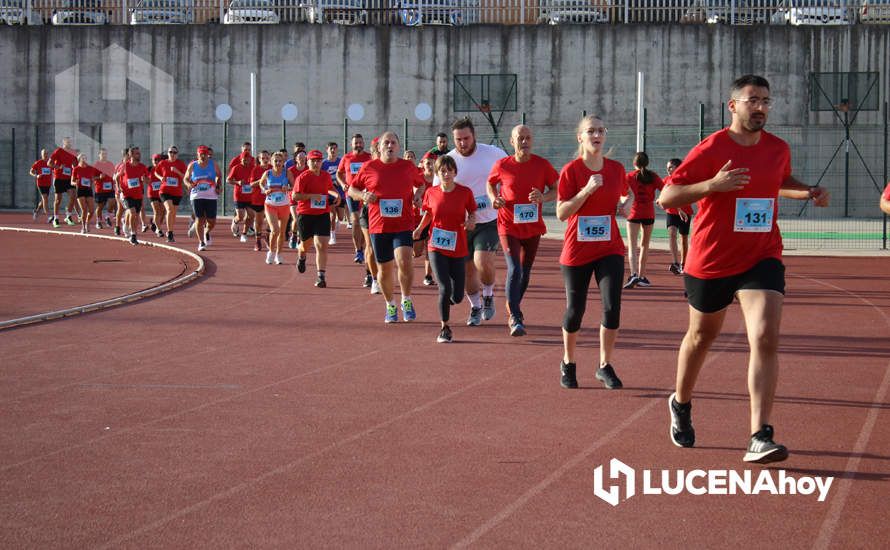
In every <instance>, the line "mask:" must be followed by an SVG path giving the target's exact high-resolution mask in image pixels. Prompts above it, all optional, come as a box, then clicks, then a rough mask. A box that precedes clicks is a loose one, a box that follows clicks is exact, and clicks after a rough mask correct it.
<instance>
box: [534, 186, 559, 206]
mask: <svg viewBox="0 0 890 550" xmlns="http://www.w3.org/2000/svg"><path fill="white" fill-rule="evenodd" d="M529 198H530V197H529ZM555 200H556V182H554V183H553V184H551V185H548V186H547V191H545V192H544V193H542V194H541V201H540V202H542V203H544V202H551V201H555Z"/></svg>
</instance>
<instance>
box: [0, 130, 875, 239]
mask: <svg viewBox="0 0 890 550" xmlns="http://www.w3.org/2000/svg"><path fill="white" fill-rule="evenodd" d="M579 114H580V113H579ZM521 120H522V114H521V113H514V114H513V116H512V117H510V118H507V119H505V121H504V125H503V126H504V128H506V130H504V131H502V132H501V136H502V139H503V141H507V139H506V138H505V137H503V135H504V134H507V133H509V130H508V128H509V127H510V126H511V125H513V124H516V123H518V122H520V121H521ZM477 123H478V125H477V137H478V140H479V141H480V142H483V143H489V142H492V141H495V135H494V133H493V132H492V131H491V129H490V128H488V127H487V126H484V125H483V123H482V121H481V120H478V119H477ZM527 123H528V124H529V125H530V126H531V127H532V129H533V131H534V134H535V152H536V153H537V154H539V155H541V156H543V157H545V158H547V159H548V160H550V161H551V163H552V164H553V165H554V166H555V167H556V168H557V169H559V168H560V167H562V166H563V165H564V164H565V163H566V162H568V161H570V160H571V159H572V158H574V156H575V154H576V147H577V141H576V139H575V136H574V122H565V123H560V124H554V123H553V122H552V121H546V122H541V123H537V122H536V121H534V120H528V121H527ZM99 128H100V126H95V127H94V128H92V129H91V128H90V127H88V126H85V127H82V130H83V131H84V132H85V133H87V134H88V135H89V134H92V135H91V136H90V137H91V138H92V139H95V140H97V141H101V136H100V135H99V133H98V132H99ZM385 129H393V130H395V131H396V132H397V133H398V134H399V135H400V136H401V139H402V144H403V149H411V150H413V151H415V153H416V154H417V156H418V157H420V156H421V155H422V153H423V152H424V151H426V150H428V149H430V148H432V147H433V145H434V143H435V133H436V129H435V128H434V127H431V126H430V125H423V126H420V125H416V124H409V122H408V121H407V120H405V119H403V120H392V121H378V122H375V123H366V122H362V123H353V122H350V121H348V120H344V121H341V122H340V123H332V124H318V125H297V124H290V125H285V124H284V123H279V124H261V125H259V126H258V129H257V139H256V142H255V145H254V149H255V150H261V149H268V150H270V151H271V150H277V149H281V148H283V149H286V150H288V151H289V150H291V149H292V147H293V145H294V143H295V142H297V141H300V142H303V143H305V144H306V146H307V147H308V148H318V149H323V148H324V146H325V144H326V143H327V142H329V141H334V142H337V143H339V144H340V147H341V154H342V152H343V151H345V150H346V147H347V146H348V138H349V136H351V135H352V134H353V133H356V132H358V133H361V134H363V135H364V136H365V138H366V142H367V141H370V138H371V136H375V135H378V134H379V133H380V132H382V131H383V130H385ZM716 129H717V126H714V125H707V126H705V125H704V124H703V123H701V124H698V125H692V126H658V127H651V128H648V129H647V130H646V133H645V150H646V151H647V153H648V154H649V157H650V159H651V166H652V167H653V168H654V169H655V170H656V172H657V173H659V174H662V175H663V174H664V166H665V164H666V163H667V161H668V160H669V159H670V158H672V157H679V158H683V157H684V156H685V155H686V153H687V152H688V151H689V149H690V148H692V147H693V146H694V145H695V144H696V143H698V141H699V139H700V136H701V135H708V134H710V133H711V132H713V131H715V130H716ZM769 129H770V131H771V132H773V133H775V134H776V135H778V136H779V137H781V138H783V139H785V140H786V141H787V142H788V143H789V144H790V146H791V150H792V161H793V169H794V173H795V175H796V176H797V177H798V178H799V179H801V180H802V181H805V182H807V183H810V184H815V183H817V182H818V183H820V184H821V185H822V186H824V187H827V188H828V189H829V190H830V191H831V193H832V206H831V207H830V208H827V209H822V208H813V207H812V206H807V205H806V203H802V202H800V201H791V200H785V199H781V200H780V226H781V227H782V228H783V232H784V235H785V239H786V245H787V246H789V247H791V248H800V249H851V248H852V249H870V250H878V249H881V248H886V247H887V239H886V228H887V226H886V218H885V217H884V216H882V215H881V213H880V211H879V209H878V201H879V197H880V194H881V191H882V190H883V186H884V184H885V182H887V180H888V177H890V175H888V173H887V171H888V167H887V166H888V164H887V163H888V153H887V147H888V145H887V127H886V125H861V126H858V127H857V129H856V131H855V134H854V139H855V142H856V144H857V147H856V148H857V150H858V152H859V154H861V155H862V161H860V160H859V158H858V154H857V156H854V157H852V160H851V161H850V162H849V165H848V164H847V162H845V159H844V152H843V150H841V152H840V153H839V156H837V157H835V158H834V160H833V162H831V163H829V159H831V157H832V152H833V151H837V150H838V146H839V145H840V144H842V143H843V141H844V131H843V128H841V127H839V126H806V127H802V126H771V127H770V128H769ZM13 132H14V136H15V137H14V138H13ZM150 133H151V132H150V129H149V126H148V125H147V124H141V123H140V124H128V125H127V133H126V139H127V143H132V144H136V145H140V146H141V148H142V152H143V161H144V162H148V159H150V154H151V153H153V152H155V151H151V150H150V148H149V147H148V146H147V144H148V143H149V139H150ZM163 134H164V137H163V140H164V143H167V144H169V143H175V144H176V145H178V147H179V150H180V151H181V153H182V155H181V157H182V159H183V160H186V161H188V160H192V159H193V158H194V151H195V148H196V147H197V145H199V144H207V145H210V146H211V147H213V148H214V156H215V158H216V159H218V160H219V161H220V162H222V163H225V165H227V164H228V160H229V159H230V158H231V157H233V156H234V155H235V154H237V153H238V151H239V147H240V145H241V143H242V142H243V141H245V140H250V137H249V136H250V127H249V125H247V124H232V125H228V124H223V123H208V124H181V125H176V126H168V127H165V128H164V130H163ZM53 135H54V134H53V128H52V125H51V124H43V125H27V124H20V125H16V126H14V127H13V126H10V125H5V126H2V125H0V207H4V208H10V207H18V208H22V207H28V206H31V205H33V204H34V201H35V200H36V198H37V194H36V189H35V186H34V183H33V178H31V177H30V176H28V169H29V167H30V165H31V163H32V162H33V161H34V160H35V159H36V158H38V155H39V149H40V148H41V147H52V145H51V143H52V139H53ZM13 139H14V141H13ZM13 144H14V147H13ZM74 145H75V147H77V146H78V144H77V143H75V144H74ZM608 145H609V147H610V148H611V153H610V157H611V158H613V159H615V160H617V161H619V162H621V163H622V164H624V166H625V167H626V168H628V169H631V165H630V162H631V158H632V157H633V154H634V152H635V151H636V128H635V126H630V125H620V126H610V127H609V133H608ZM120 146H121V145H120V144H114V145H109V148H110V149H111V150H110V151H109V158H110V160H112V161H117V160H118V159H119V154H120V151H119V150H117V149H119V148H120ZM112 147H113V148H112ZM507 147H509V145H508V144H507ZM13 151H14V152H15V155H14V156H13ZM90 158H95V157H94V156H91V157H90ZM183 206H184V207H185V209H186V211H187V210H188V206H187V205H186V204H185V203H183ZM231 212H232V201H231V194H230V193H227V198H226V199H225V201H221V203H220V213H221V214H230V213H231ZM658 236H659V233H657V232H656V237H658Z"/></svg>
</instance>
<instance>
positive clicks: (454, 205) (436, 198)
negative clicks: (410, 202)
mask: <svg viewBox="0 0 890 550" xmlns="http://www.w3.org/2000/svg"><path fill="white" fill-rule="evenodd" d="M423 210H424V211H426V212H428V213H429V215H430V238H429V243H428V244H427V248H428V249H429V250H432V251H434V252H437V253H439V254H443V255H445V256H451V257H452V258H463V257H465V256H466V255H467V254H468V249H467V230H466V228H465V227H464V222H465V221H466V219H467V214H469V213H472V212H475V211H476V199H475V197H473V192H472V191H471V190H470V188H469V187H464V186H463V185H459V184H455V186H454V189H452V190H451V191H449V192H448V193H446V192H445V191H443V190H442V186H441V185H437V186H435V187H430V188H429V189H427V190H426V193H424V195H423Z"/></svg>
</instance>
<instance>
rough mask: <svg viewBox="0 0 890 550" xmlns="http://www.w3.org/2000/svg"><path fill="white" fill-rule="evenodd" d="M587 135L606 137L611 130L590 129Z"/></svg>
mask: <svg viewBox="0 0 890 550" xmlns="http://www.w3.org/2000/svg"><path fill="white" fill-rule="evenodd" d="M587 133H588V134H593V135H601V136H604V135H606V134H608V133H609V129H608V128H588V129H587Z"/></svg>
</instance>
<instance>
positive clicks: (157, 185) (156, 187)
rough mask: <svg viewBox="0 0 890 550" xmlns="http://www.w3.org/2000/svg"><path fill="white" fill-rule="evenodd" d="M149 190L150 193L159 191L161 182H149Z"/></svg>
mask: <svg viewBox="0 0 890 550" xmlns="http://www.w3.org/2000/svg"><path fill="white" fill-rule="evenodd" d="M151 190H152V191H160V190H161V182H160V181H153V182H151Z"/></svg>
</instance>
